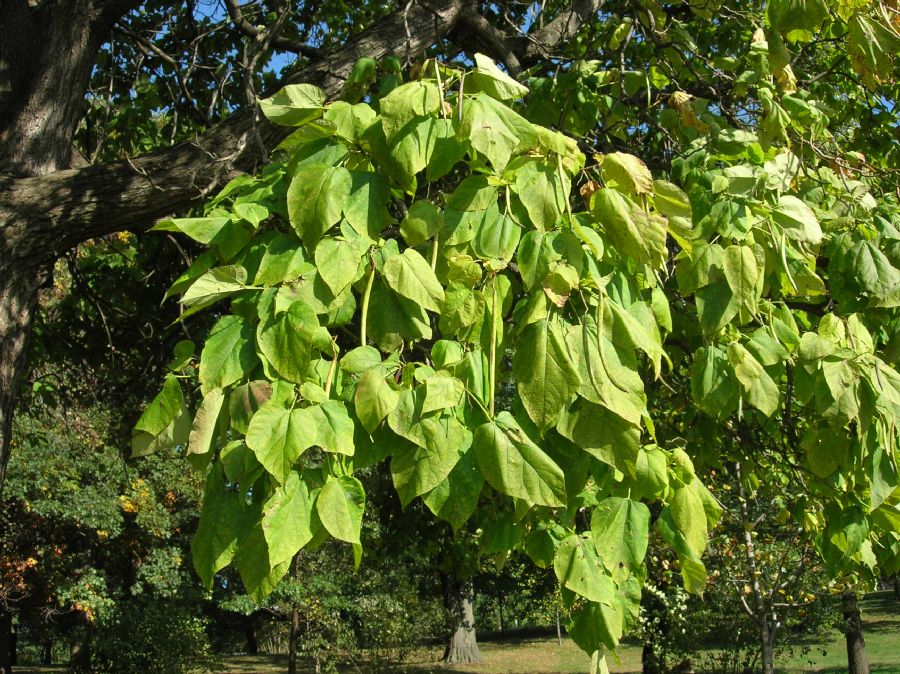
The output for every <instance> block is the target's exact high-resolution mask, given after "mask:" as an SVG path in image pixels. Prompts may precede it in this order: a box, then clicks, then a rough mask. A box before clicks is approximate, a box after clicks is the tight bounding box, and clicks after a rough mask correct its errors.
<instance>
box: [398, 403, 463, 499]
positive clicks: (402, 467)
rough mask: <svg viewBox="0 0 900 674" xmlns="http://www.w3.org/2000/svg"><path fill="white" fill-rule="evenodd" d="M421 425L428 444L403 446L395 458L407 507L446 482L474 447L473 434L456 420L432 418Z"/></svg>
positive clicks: (401, 497) (399, 485)
mask: <svg viewBox="0 0 900 674" xmlns="http://www.w3.org/2000/svg"><path fill="white" fill-rule="evenodd" d="M419 425H420V427H421V432H422V435H423V436H424V439H425V442H424V445H423V446H420V445H410V446H408V447H406V448H402V447H401V448H399V449H398V450H397V451H396V452H395V453H394V456H393V458H392V459H391V475H392V477H393V479H394V488H395V489H396V490H397V495H398V496H399V497H400V503H401V505H402V506H403V507H406V505H407V504H408V503H409V502H410V501H412V500H413V499H414V498H415V497H416V496H420V495H422V494H425V493H427V492H429V491H431V490H432V489H434V488H435V487H437V486H438V485H439V484H440V483H441V482H443V481H444V479H446V478H447V476H448V475H449V474H450V471H452V470H453V468H454V466H456V462H457V461H459V457H460V455H462V454H463V453H464V452H466V451H467V450H468V449H469V447H470V446H471V444H472V434H471V433H470V432H469V430H468V429H467V428H466V427H465V426H463V425H462V424H461V423H460V422H459V421H457V420H456V419H455V418H454V417H443V418H435V417H428V418H425V419H422V420H421V421H420V422H419Z"/></svg>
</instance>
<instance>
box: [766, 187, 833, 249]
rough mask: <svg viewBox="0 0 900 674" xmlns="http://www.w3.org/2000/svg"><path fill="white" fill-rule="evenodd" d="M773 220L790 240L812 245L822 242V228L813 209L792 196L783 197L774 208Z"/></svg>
mask: <svg viewBox="0 0 900 674" xmlns="http://www.w3.org/2000/svg"><path fill="white" fill-rule="evenodd" d="M772 220H774V221H775V222H776V223H777V224H778V225H779V226H780V227H781V228H782V229H783V230H784V233H785V235H786V236H787V237H788V238H789V239H794V240H795V241H802V242H804V243H809V244H812V245H814V246H815V245H818V244H820V243H821V242H822V227H821V226H820V225H819V221H818V220H817V219H816V216H815V214H814V213H813V212H812V209H811V208H810V207H809V206H807V205H806V204H805V203H804V202H803V201H801V200H800V199H798V198H797V197H795V196H792V195H790V194H785V195H782V196H781V198H779V199H778V204H777V205H776V206H775V207H773V208H772Z"/></svg>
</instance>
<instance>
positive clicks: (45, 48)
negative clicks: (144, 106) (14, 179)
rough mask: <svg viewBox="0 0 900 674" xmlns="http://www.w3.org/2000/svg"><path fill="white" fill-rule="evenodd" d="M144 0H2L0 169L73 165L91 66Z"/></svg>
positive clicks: (21, 171)
mask: <svg viewBox="0 0 900 674" xmlns="http://www.w3.org/2000/svg"><path fill="white" fill-rule="evenodd" d="M139 4H140V2H138V1H137V0H119V1H118V2H115V1H114V2H94V1H90V0H80V1H79V0H44V1H43V2H26V0H7V1H5V2H2V3H0V26H3V40H0V170H2V171H4V172H6V173H11V174H14V175H21V176H33V175H44V174H47V173H50V172H52V171H56V170H58V169H60V168H65V167H67V166H68V165H69V160H70V157H71V152H72V135H73V134H74V133H75V128H76V127H77V126H78V121H79V119H80V118H81V115H82V107H83V104H84V92H85V91H86V90H87V86H88V81H89V79H90V76H91V69H92V68H93V65H94V60H95V57H96V55H97V50H98V49H99V48H100V45H101V44H102V43H103V42H104V41H105V40H106V38H107V37H108V36H109V31H110V30H111V29H112V25H113V23H114V22H115V21H116V20H117V19H118V18H119V17H120V16H121V15H122V14H123V13H124V12H127V11H128V10H129V9H131V8H132V7H136V6H137V5H139Z"/></svg>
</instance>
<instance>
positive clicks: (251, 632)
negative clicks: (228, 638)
mask: <svg viewBox="0 0 900 674" xmlns="http://www.w3.org/2000/svg"><path fill="white" fill-rule="evenodd" d="M244 638H245V639H246V640H247V655H259V635H258V634H257V633H256V621H255V620H252V621H251V622H250V623H249V624H248V625H247V626H246V627H245V628H244Z"/></svg>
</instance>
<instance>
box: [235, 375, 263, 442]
mask: <svg viewBox="0 0 900 674" xmlns="http://www.w3.org/2000/svg"><path fill="white" fill-rule="evenodd" d="M271 397H272V384H271V383H270V382H268V381H266V380H265V379H258V380H256V381H250V382H247V383H246V384H242V385H241V386H235V387H234V388H233V389H232V391H231V395H230V396H229V398H228V417H229V419H230V421H231V427H232V428H233V429H234V430H236V431H237V432H238V433H241V434H245V435H246V433H247V425H248V424H249V423H250V419H251V417H253V415H254V414H255V413H256V410H258V409H259V408H260V407H262V406H263V405H264V404H265V403H266V402H267V401H268V400H269V398H271Z"/></svg>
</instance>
